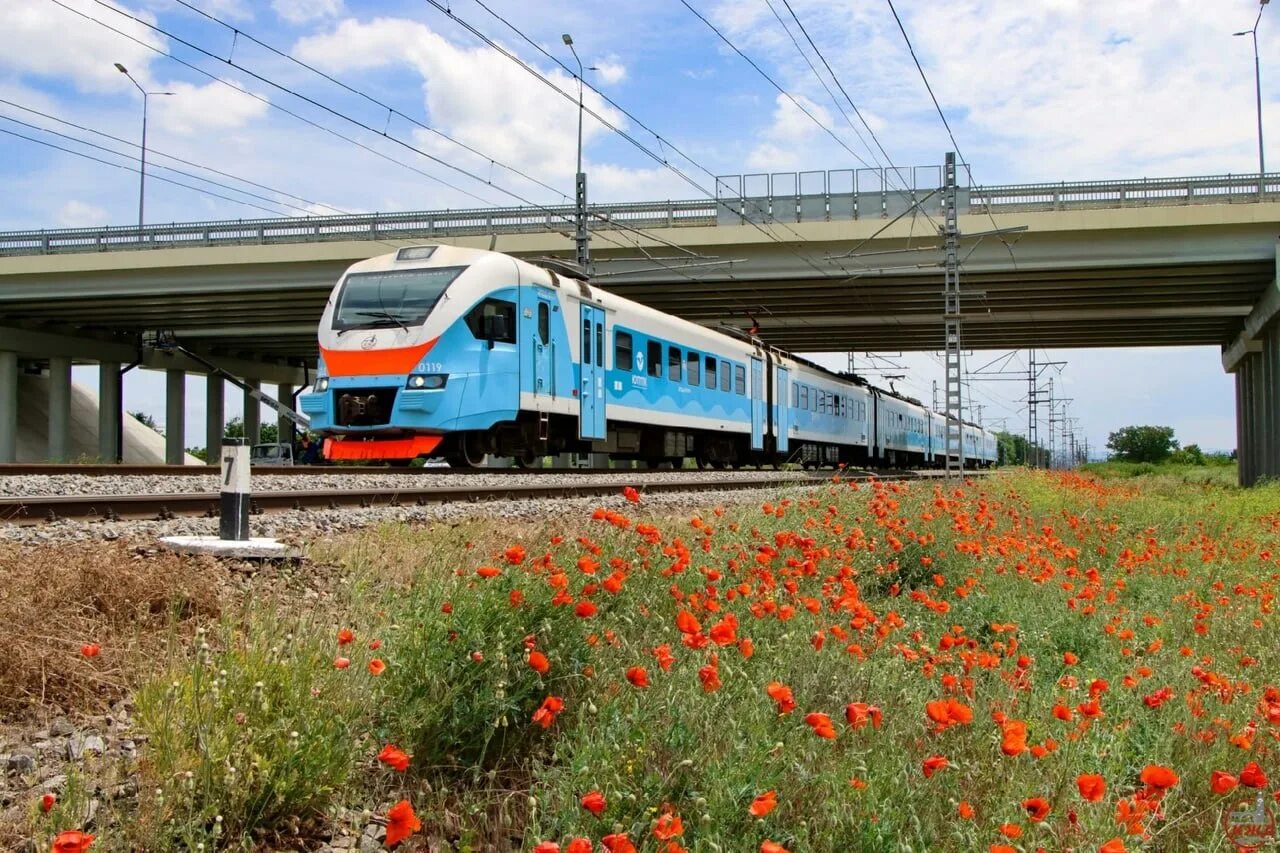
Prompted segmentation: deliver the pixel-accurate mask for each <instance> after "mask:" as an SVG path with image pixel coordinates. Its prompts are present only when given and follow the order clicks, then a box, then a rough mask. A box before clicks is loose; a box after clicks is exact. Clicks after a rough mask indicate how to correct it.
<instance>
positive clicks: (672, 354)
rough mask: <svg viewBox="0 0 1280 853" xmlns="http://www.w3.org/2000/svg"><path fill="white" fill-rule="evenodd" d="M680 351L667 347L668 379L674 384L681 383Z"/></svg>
mask: <svg viewBox="0 0 1280 853" xmlns="http://www.w3.org/2000/svg"><path fill="white" fill-rule="evenodd" d="M680 362H681V358H680V350H679V349H678V348H676V347H667V378H668V379H670V380H671V381H672V382H679V381H680Z"/></svg>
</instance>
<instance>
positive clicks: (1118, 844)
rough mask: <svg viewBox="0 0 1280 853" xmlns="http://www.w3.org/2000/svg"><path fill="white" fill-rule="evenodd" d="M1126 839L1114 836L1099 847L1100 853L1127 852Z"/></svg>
mask: <svg viewBox="0 0 1280 853" xmlns="http://www.w3.org/2000/svg"><path fill="white" fill-rule="evenodd" d="M1126 850H1127V848H1126V847H1125V846H1124V839H1122V838H1113V839H1111V840H1110V841H1108V842H1107V843H1105V844H1103V845H1102V846H1101V847H1099V848H1098V853H1126Z"/></svg>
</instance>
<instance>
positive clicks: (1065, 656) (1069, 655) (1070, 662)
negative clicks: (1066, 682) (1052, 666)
mask: <svg viewBox="0 0 1280 853" xmlns="http://www.w3.org/2000/svg"><path fill="white" fill-rule="evenodd" d="M1062 662H1063V663H1064V664H1066V665H1067V666H1075V665H1076V664H1078V663H1080V657H1079V655H1077V654H1076V653H1075V652H1063V653H1062Z"/></svg>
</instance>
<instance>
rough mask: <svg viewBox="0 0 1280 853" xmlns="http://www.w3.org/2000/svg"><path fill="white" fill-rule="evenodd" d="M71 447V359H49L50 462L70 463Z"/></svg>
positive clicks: (57, 357)
mask: <svg viewBox="0 0 1280 853" xmlns="http://www.w3.org/2000/svg"><path fill="white" fill-rule="evenodd" d="M70 447H71V359H69V358H67V357H66V356H55V357H53V358H51V359H49V449H48V455H49V461H50V462H69V461H70V459H69V456H70V452H69V451H70Z"/></svg>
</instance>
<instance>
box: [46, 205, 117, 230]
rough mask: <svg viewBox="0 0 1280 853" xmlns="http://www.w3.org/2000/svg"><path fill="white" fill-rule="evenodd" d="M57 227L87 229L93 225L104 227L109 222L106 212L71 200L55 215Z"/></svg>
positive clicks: (94, 206)
mask: <svg viewBox="0 0 1280 853" xmlns="http://www.w3.org/2000/svg"><path fill="white" fill-rule="evenodd" d="M56 218H57V221H58V225H59V226H60V227H62V228H88V227H91V226H95V225H106V224H108V222H109V220H108V218H107V212H106V211H105V210H103V209H102V208H101V207H98V206H96V205H92V204H87V203H85V202H83V201H77V200H76V199H71V200H70V201H68V202H67V203H66V204H64V205H63V206H62V207H61V208H60V209H59V210H58V213H57V217H56Z"/></svg>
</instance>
